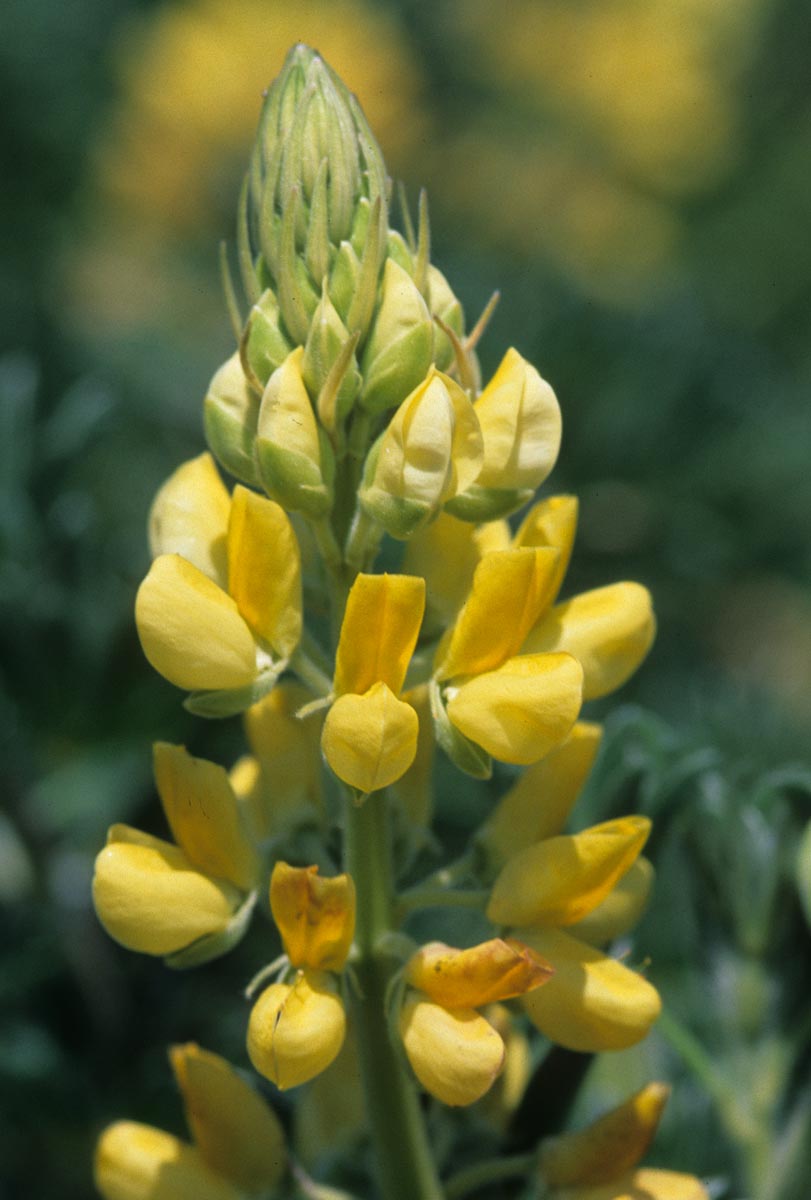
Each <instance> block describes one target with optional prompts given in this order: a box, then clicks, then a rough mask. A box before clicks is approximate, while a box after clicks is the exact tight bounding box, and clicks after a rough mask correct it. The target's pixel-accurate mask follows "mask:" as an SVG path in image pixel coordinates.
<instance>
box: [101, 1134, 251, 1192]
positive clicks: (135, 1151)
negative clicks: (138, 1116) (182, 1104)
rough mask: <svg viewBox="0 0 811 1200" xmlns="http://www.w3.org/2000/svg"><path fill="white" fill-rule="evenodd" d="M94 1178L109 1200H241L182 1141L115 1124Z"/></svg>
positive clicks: (104, 1141) (235, 1189)
mask: <svg viewBox="0 0 811 1200" xmlns="http://www.w3.org/2000/svg"><path fill="white" fill-rule="evenodd" d="M93 1177H94V1181H95V1184H96V1187H97V1188H98V1190H99V1192H100V1194H101V1195H102V1196H103V1197H104V1200H242V1192H241V1190H240V1189H239V1188H238V1187H237V1186H236V1185H235V1184H233V1183H231V1182H229V1181H228V1180H227V1179H223V1178H222V1176H220V1175H218V1174H217V1173H216V1172H215V1171H212V1170H211V1168H210V1167H208V1166H207V1165H206V1163H205V1162H204V1160H203V1158H202V1156H201V1154H200V1152H199V1151H198V1150H196V1149H195V1148H194V1146H189V1145H188V1144H187V1143H186V1142H182V1141H181V1140H180V1138H176V1137H174V1136H173V1135H172V1134H171V1133H165V1132H164V1131H163V1130H162V1129H153V1128H152V1126H151V1125H140V1124H138V1123H137V1122H135V1121H116V1123H115V1124H114V1125H110V1126H109V1127H108V1128H107V1129H105V1131H104V1133H103V1134H102V1135H101V1137H100V1138H99V1142H98V1146H97V1147H96V1156H95V1162H94V1168H93Z"/></svg>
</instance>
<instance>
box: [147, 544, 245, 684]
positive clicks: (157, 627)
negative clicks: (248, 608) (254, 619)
mask: <svg viewBox="0 0 811 1200" xmlns="http://www.w3.org/2000/svg"><path fill="white" fill-rule="evenodd" d="M135 623H136V625H137V626H138V637H139V638H140V639H141V646H142V647H143V651H144V654H145V655H146V657H147V659H148V660H149V662H150V663H151V664H152V666H153V667H154V668H155V670H156V671H158V672H159V673H160V674H161V675H163V677H164V678H165V679H168V680H169V682H170V683H174V684H175V685H176V687H181V688H185V689H186V691H190V692H191V691H196V690H197V689H198V688H204V689H214V688H238V687H245V686H246V685H247V684H250V683H253V681H254V679H255V678H256V643H255V642H254V639H253V636H252V635H251V631H250V629H249V628H248V626H247V625H246V624H245V622H244V621H243V619H242V617H241V616H240V615H239V612H238V610H237V606H236V604H235V603H234V601H233V600H232V599H231V597H230V596H227V595H226V594H225V592H224V591H222V589H221V588H219V587H217V585H216V583H212V581H211V580H210V579H209V578H208V576H206V575H204V574H203V573H202V571H198V569H197V567H194V566H192V564H191V563H189V562H186V560H185V558H181V557H180V556H179V555H178V554H162V555H161V557H160V558H156V559H155V561H154V562H153V564H152V566H151V567H150V569H149V573H148V575H147V577H146V579H145V580H144V581H143V583H142V584H141V586H140V588H139V589H138V595H137V596H136V599H135Z"/></svg>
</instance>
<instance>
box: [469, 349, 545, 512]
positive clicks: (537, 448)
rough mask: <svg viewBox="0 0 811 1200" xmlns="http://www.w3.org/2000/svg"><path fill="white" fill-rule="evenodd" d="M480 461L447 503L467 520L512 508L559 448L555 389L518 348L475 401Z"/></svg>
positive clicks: (523, 500)
mask: <svg viewBox="0 0 811 1200" xmlns="http://www.w3.org/2000/svg"><path fill="white" fill-rule="evenodd" d="M475 408H476V416H477V417H478V418H479V424H480V425H481V428H482V436H483V438H484V463H483V465H482V469H481V472H480V474H479V476H478V478H477V479H476V481H475V483H473V484H472V485H471V486H470V487H469V488H467V489H466V490H465V491H464V492H462V493H460V494H459V495H458V496H456V497H455V498H453V499H452V500H450V501H449V502H448V505H447V507H448V511H449V512H451V513H453V514H454V516H457V517H461V518H463V519H464V520H467V521H492V520H493V519H495V518H496V517H504V516H507V515H508V514H509V513H511V512H514V511H515V510H516V509H517V508H520V507H521V506H522V505H523V504H526V502H527V501H528V500H530V499H531V498H532V495H533V493H534V491H535V489H536V488H538V487H539V486H540V485H541V483H543V481H544V479H546V477H547V475H548V474H549V472H550V471H551V470H552V467H553V466H554V464H555V460H556V458H557V456H558V450H559V449H560V434H561V420H560V408H559V407H558V402H557V399H556V398H555V393H554V392H553V391H552V389H551V387H550V386H549V384H548V383H546V382H545V380H543V379H542V378H541V376H540V375H539V374H538V372H537V371H536V370H535V368H534V367H533V366H531V365H530V364H529V363H528V362H526V361H525V359H523V358H522V357H521V355H520V354H519V353H518V351H517V350H508V351H507V353H506V354H505V356H504V358H503V359H502V362H501V365H500V366H499V368H498V370H497V371H496V373H495V375H494V376H493V378H492V379H491V380H490V382H489V383H488V385H487V387H486V388H485V389H484V391H483V392H482V394H481V395H480V396H479V398H478V399H477V400H476V404H475Z"/></svg>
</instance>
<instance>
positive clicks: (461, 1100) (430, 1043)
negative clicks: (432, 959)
mask: <svg viewBox="0 0 811 1200" xmlns="http://www.w3.org/2000/svg"><path fill="white" fill-rule="evenodd" d="M400 1036H401V1038H402V1039H403V1045H404V1046H405V1051H406V1054H407V1055H408V1061H409V1062H410V1063H411V1066H412V1068H413V1070H414V1074H415V1075H416V1076H417V1079H419V1081H420V1083H421V1084H422V1086H423V1087H424V1088H425V1090H426V1091H427V1092H430V1093H431V1095H432V1096H436V1098H437V1100H441V1101H442V1103H443V1104H450V1105H453V1106H457V1105H462V1104H473V1103H474V1101H476V1100H479V1099H480V1098H481V1097H482V1096H483V1095H484V1093H485V1092H486V1091H487V1090H488V1088H490V1086H491V1085H492V1083H493V1081H494V1079H495V1078H496V1076H497V1075H498V1073H499V1071H500V1070H501V1068H502V1066H503V1064H504V1043H503V1042H502V1040H501V1038H500V1037H499V1035H498V1034H497V1033H496V1031H495V1029H493V1026H492V1025H490V1024H489V1022H488V1021H485V1019H484V1017H480V1016H479V1014H478V1013H477V1012H476V1011H475V1010H474V1009H472V1008H454V1009H448V1008H443V1007H442V1006H441V1005H439V1004H434V1003H433V1001H431V1000H428V999H427V998H426V997H425V996H423V995H422V994H421V993H420V992H410V993H409V994H408V995H407V997H406V1000H405V1003H404V1004H403V1007H402V1010H401V1012H400Z"/></svg>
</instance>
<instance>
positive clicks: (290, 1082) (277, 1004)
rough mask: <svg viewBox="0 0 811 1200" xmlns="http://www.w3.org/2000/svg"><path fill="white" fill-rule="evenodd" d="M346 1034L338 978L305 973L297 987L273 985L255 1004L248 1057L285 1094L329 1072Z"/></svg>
mask: <svg viewBox="0 0 811 1200" xmlns="http://www.w3.org/2000/svg"><path fill="white" fill-rule="evenodd" d="M345 1033H346V1014H345V1013H344V1006H343V1004H342V1003H341V999H340V997H339V996H338V989H337V985H336V983H335V981H334V979H333V977H332V976H331V975H329V974H327V973H326V972H324V971H310V970H303V971H299V973H298V975H297V976H296V979H295V982H294V983H293V984H288V983H273V984H271V986H270V987H269V988H266V989H265V990H264V992H262V994H261V996H260V997H259V999H258V1000H257V1001H256V1004H254V1006H253V1009H252V1011H251V1016H250V1020H249V1022H248V1055H249V1057H250V1060H251V1062H252V1063H253V1065H254V1067H255V1068H256V1070H257V1071H258V1072H259V1074H260V1075H264V1077H265V1078H266V1079H269V1080H270V1081H271V1083H275V1084H276V1086H277V1087H278V1088H282V1089H283V1090H284V1089H285V1088H290V1087H297V1086H298V1085H299V1084H300V1083H306V1082H307V1080H308V1079H312V1078H313V1077H314V1076H315V1075H318V1074H320V1072H321V1071H323V1070H325V1069H326V1068H327V1067H328V1066H329V1064H330V1063H331V1062H332V1061H333V1059H334V1058H336V1057H337V1055H338V1052H339V1050H340V1049H341V1046H342V1045H343V1041H344V1036H345Z"/></svg>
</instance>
